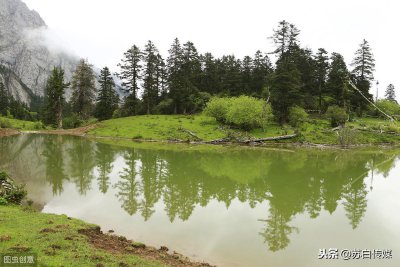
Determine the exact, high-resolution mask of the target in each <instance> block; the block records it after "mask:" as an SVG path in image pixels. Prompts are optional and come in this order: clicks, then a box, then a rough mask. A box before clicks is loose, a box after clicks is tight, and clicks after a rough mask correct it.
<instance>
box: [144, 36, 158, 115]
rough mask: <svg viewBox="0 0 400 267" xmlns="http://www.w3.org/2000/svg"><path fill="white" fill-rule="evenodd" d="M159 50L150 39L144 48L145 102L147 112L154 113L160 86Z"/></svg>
mask: <svg viewBox="0 0 400 267" xmlns="http://www.w3.org/2000/svg"><path fill="white" fill-rule="evenodd" d="M157 55H158V50H157V48H156V46H155V45H154V43H153V42H151V41H148V43H147V44H146V47H145V50H144V60H143V61H144V70H143V102H144V104H145V108H146V112H147V114H150V113H152V111H153V110H154V107H155V106H156V105H157V102H158V96H159V91H158V90H159V88H158V82H159V77H158V70H157V69H158V60H159V58H158V56H157Z"/></svg>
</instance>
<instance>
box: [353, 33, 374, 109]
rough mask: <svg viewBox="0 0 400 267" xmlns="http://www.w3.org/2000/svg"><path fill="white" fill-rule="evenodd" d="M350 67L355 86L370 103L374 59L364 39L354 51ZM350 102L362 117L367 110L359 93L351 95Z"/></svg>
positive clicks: (365, 102) (366, 104)
mask: <svg viewBox="0 0 400 267" xmlns="http://www.w3.org/2000/svg"><path fill="white" fill-rule="evenodd" d="M351 66H352V67H353V70H352V72H351V73H352V75H353V77H354V82H355V84H356V86H357V87H358V89H359V90H360V91H361V92H362V94H363V95H364V96H365V97H367V98H369V99H370V100H371V101H372V100H373V96H372V94H370V93H369V89H370V87H371V82H372V81H373V80H374V75H373V72H374V70H375V59H374V55H373V54H372V52H371V48H370V46H369V43H368V42H367V41H366V40H365V39H364V40H363V42H362V43H361V44H360V48H359V49H358V50H357V51H356V53H355V58H354V59H353V62H352V63H351ZM351 100H352V101H351V102H352V106H353V109H355V110H356V111H357V113H358V114H359V115H362V112H363V111H364V110H365V109H367V108H368V102H367V101H365V99H364V98H363V96H361V95H360V94H359V93H355V94H353V97H352V99H351Z"/></svg>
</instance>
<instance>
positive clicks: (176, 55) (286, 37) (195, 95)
mask: <svg viewBox="0 0 400 267" xmlns="http://www.w3.org/2000/svg"><path fill="white" fill-rule="evenodd" d="M299 34H300V30H299V29H298V28H297V27H296V26H295V25H294V24H291V23H289V22H287V21H281V22H279V24H278V26H277V27H276V28H275V29H274V30H273V34H272V36H271V37H270V39H271V40H272V42H273V43H274V44H275V50H274V51H272V52H270V53H263V52H261V51H256V53H255V54H254V56H252V57H251V56H245V57H244V58H242V59H239V58H236V57H235V56H234V55H224V56H222V57H219V58H217V57H214V56H213V55H212V54H211V53H204V54H200V53H199V52H198V51H197V49H196V47H195V45H194V44H193V43H192V42H190V41H188V42H186V43H183V44H181V42H180V41H179V39H178V38H176V39H175V40H174V41H173V43H172V45H171V47H170V49H169V51H168V56H167V57H166V58H163V56H162V55H161V54H160V52H159V50H158V49H157V47H156V45H155V44H154V43H153V42H152V41H148V43H147V44H146V45H145V46H144V47H143V48H140V47H139V46H137V45H133V46H132V47H131V48H129V49H128V50H127V51H126V52H125V53H124V54H123V57H122V59H121V62H120V63H119V64H118V67H119V72H118V73H116V75H117V76H118V78H119V79H120V81H121V86H122V90H123V92H122V97H121V96H120V95H119V94H118V93H117V90H116V86H115V81H114V78H113V75H112V74H111V72H110V70H109V69H108V68H107V67H104V68H103V69H102V70H101V73H100V75H99V77H97V78H96V75H95V73H94V71H93V67H92V66H91V65H90V64H89V63H88V62H87V60H81V61H80V62H79V64H78V66H77V68H76V70H75V73H74V75H73V77H72V81H71V83H66V82H65V81H64V77H63V70H62V69H60V68H59V67H55V68H54V70H53V71H52V75H51V76H50V78H49V80H48V83H47V87H46V90H45V92H46V93H45V99H44V105H43V108H42V115H43V116H42V117H43V120H44V121H45V122H46V123H48V124H53V125H57V126H59V127H61V126H62V122H61V121H62V117H63V116H62V113H63V112H64V115H66V116H70V117H71V116H74V117H75V118H76V119H77V120H86V119H88V118H89V117H91V116H95V117H96V118H98V119H100V120H104V119H109V118H112V117H122V116H132V115H140V114H193V113H198V112H201V111H202V110H203V109H204V107H205V106H206V103H207V102H208V101H209V100H210V99H211V98H212V97H213V96H221V97H231V96H241V95H246V96H251V97H255V98H259V99H264V100H265V101H267V102H270V104H271V106H272V112H273V115H274V117H275V119H276V120H277V121H278V122H280V123H286V122H288V120H289V113H290V110H291V108H292V107H300V108H303V109H304V110H306V111H307V112H309V113H310V112H315V113H318V114H323V113H325V112H326V110H327V109H328V107H330V106H336V107H339V108H340V109H342V110H344V112H346V114H349V115H350V114H351V115H354V116H363V115H364V114H365V112H366V111H368V110H369V109H370V104H369V103H368V101H366V99H368V100H370V101H371V102H372V101H376V99H375V100H374V98H373V95H372V94H370V89H371V87H372V82H373V80H374V76H373V74H374V70H375V59H374V56H373V53H372V51H371V47H370V45H369V43H368V42H367V41H366V40H363V41H362V42H361V44H360V46H359V48H358V49H357V50H356V52H355V56H354V59H353V61H352V63H351V65H350V67H351V68H348V67H347V65H346V63H345V60H344V58H343V56H342V55H341V54H339V53H337V52H332V53H330V54H329V53H328V52H327V51H326V50H325V49H324V48H319V49H318V50H317V52H315V53H313V51H312V50H311V49H309V48H303V47H302V46H301V44H300V41H299ZM270 55H275V57H276V59H277V60H276V63H275V64H272V63H271V60H270V58H269V57H270ZM96 79H98V83H99V91H98V92H96V86H95V80H96ZM349 81H352V82H353V83H354V84H355V85H356V86H357V88H358V89H359V91H356V90H354V89H353V88H352V87H351V86H350V85H349V83H348V82H349ZM68 87H71V88H72V91H73V93H72V97H71V99H70V101H69V102H68V103H67V102H66V101H65V97H64V96H65V89H66V88H68ZM385 97H386V98H387V99H388V100H390V101H392V102H395V89H394V86H393V85H392V84H391V85H389V86H388V88H387V90H386V94H385Z"/></svg>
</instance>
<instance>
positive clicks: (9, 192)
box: [0, 172, 27, 204]
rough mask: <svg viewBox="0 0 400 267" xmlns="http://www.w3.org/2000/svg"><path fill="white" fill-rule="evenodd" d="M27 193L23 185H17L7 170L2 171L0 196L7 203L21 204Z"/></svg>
mask: <svg viewBox="0 0 400 267" xmlns="http://www.w3.org/2000/svg"><path fill="white" fill-rule="evenodd" d="M26 194H27V192H26V191H25V190H24V187H23V186H18V185H16V184H15V183H14V181H13V180H12V179H11V178H10V177H9V176H8V175H7V174H6V173H5V172H0V198H3V199H5V200H6V203H13V204H20V203H21V201H22V200H23V199H24V198H25V196H26ZM3 202H4V201H3Z"/></svg>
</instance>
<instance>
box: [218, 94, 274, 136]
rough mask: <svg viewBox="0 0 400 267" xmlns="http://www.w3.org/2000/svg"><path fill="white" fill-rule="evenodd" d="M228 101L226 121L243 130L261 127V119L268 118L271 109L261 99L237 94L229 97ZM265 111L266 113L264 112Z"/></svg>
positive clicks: (262, 124)
mask: <svg viewBox="0 0 400 267" xmlns="http://www.w3.org/2000/svg"><path fill="white" fill-rule="evenodd" d="M230 102H231V105H230V107H229V109H228V112H227V114H226V122H227V123H229V124H231V125H234V126H237V127H239V128H242V129H244V130H251V129H254V128H258V127H263V126H264V123H263V121H265V120H268V118H269V117H270V114H271V109H270V107H269V105H266V104H265V102H264V101H263V100H261V99H256V98H254V97H249V96H239V97H235V98H231V100H230ZM264 105H266V106H264ZM266 111H267V114H265V113H266ZM268 112H269V113H268Z"/></svg>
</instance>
